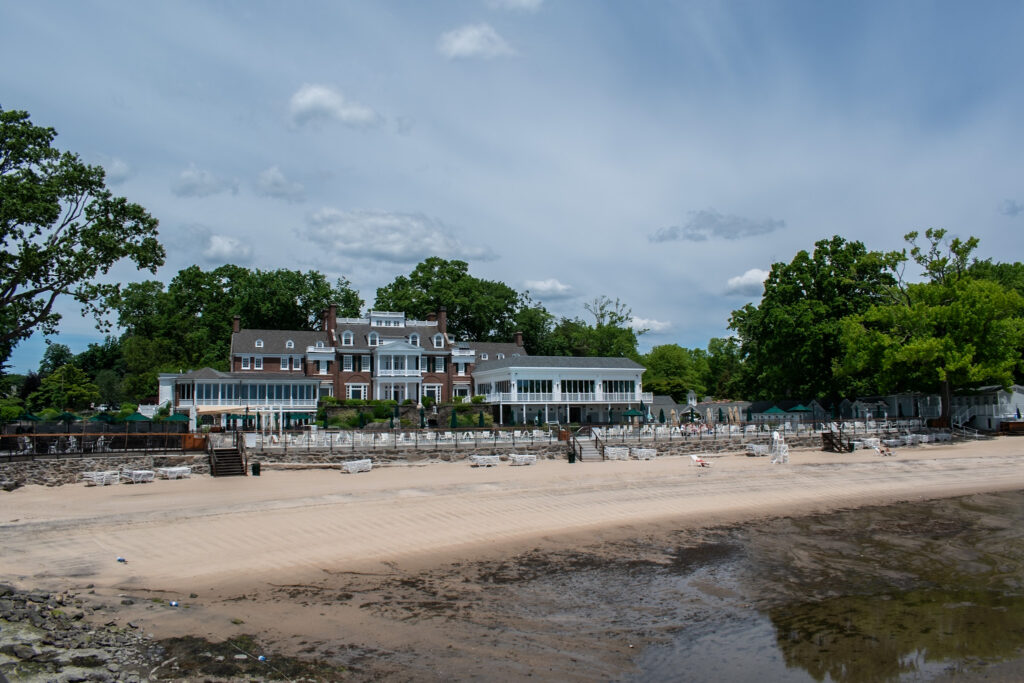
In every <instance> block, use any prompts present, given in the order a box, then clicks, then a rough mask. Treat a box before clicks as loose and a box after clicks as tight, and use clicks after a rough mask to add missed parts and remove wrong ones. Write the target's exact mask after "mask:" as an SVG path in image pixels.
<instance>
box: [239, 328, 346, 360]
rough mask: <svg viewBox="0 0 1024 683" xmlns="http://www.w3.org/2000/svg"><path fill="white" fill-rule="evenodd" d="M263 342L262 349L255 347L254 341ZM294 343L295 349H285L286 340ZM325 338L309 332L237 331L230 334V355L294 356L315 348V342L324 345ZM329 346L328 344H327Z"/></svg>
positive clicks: (318, 333) (317, 333) (321, 333)
mask: <svg viewBox="0 0 1024 683" xmlns="http://www.w3.org/2000/svg"><path fill="white" fill-rule="evenodd" d="M257 339H262V340H263V347H262V348H257V347H256V340H257ZM289 339H290V340H292V341H293V342H295V348H293V349H289V348H286V347H285V344H286V342H287V341H288V340H289ZM326 340H327V337H326V335H325V334H324V333H323V332H314V331H310V330H249V329H246V330H239V331H238V332H232V333H231V355H232V356H234V355H237V354H243V353H269V354H275V353H276V354H295V353H301V352H303V351H305V350H306V347H307V346H316V343H317V342H324V343H325V344H326ZM328 346H329V344H328Z"/></svg>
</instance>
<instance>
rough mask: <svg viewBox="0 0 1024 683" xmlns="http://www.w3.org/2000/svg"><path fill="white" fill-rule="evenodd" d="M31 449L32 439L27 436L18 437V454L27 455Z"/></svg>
mask: <svg viewBox="0 0 1024 683" xmlns="http://www.w3.org/2000/svg"><path fill="white" fill-rule="evenodd" d="M32 451H33V448H32V440H31V439H29V438H28V437H27V436H19V437H18V455H28V454H29V453H31V452H32Z"/></svg>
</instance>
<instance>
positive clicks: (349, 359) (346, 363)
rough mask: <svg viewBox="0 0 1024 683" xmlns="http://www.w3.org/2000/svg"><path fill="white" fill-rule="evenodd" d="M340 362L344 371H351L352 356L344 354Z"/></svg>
mask: <svg viewBox="0 0 1024 683" xmlns="http://www.w3.org/2000/svg"><path fill="white" fill-rule="evenodd" d="M342 363H343V365H342V369H343V370H344V371H345V372H352V356H345V357H344V358H343V359H342Z"/></svg>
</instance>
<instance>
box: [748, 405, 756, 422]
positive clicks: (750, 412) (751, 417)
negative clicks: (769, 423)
mask: <svg viewBox="0 0 1024 683" xmlns="http://www.w3.org/2000/svg"><path fill="white" fill-rule="evenodd" d="M753 419H754V413H753V411H751V410H750V406H747V422H750V421H751V420H753Z"/></svg>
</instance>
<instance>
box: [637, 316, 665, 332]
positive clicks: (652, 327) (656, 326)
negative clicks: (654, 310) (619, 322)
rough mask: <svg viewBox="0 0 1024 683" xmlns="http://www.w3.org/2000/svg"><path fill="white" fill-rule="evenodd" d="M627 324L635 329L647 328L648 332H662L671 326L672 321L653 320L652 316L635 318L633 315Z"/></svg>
mask: <svg viewBox="0 0 1024 683" xmlns="http://www.w3.org/2000/svg"><path fill="white" fill-rule="evenodd" d="M629 326H630V327H631V328H633V329H634V330H637V331H639V330H648V331H650V332H664V331H665V330H667V329H668V328H670V327H672V323H670V322H664V321H661V320H654V319H653V318H637V317H636V316H634V317H633V318H631V319H630V321H629Z"/></svg>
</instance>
